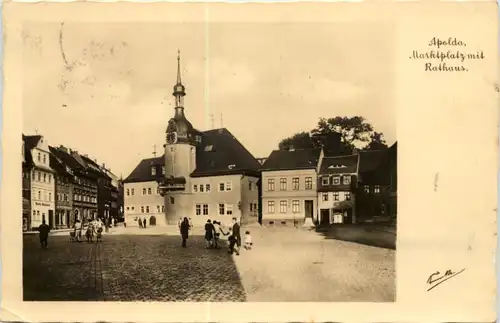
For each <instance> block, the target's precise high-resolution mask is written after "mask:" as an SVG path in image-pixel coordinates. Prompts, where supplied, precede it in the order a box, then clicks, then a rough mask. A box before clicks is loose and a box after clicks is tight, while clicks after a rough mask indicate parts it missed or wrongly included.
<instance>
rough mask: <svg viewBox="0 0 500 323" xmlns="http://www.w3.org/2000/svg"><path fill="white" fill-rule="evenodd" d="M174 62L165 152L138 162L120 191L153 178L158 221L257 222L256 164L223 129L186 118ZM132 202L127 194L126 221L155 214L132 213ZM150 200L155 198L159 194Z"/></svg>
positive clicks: (179, 75) (171, 222)
mask: <svg viewBox="0 0 500 323" xmlns="http://www.w3.org/2000/svg"><path fill="white" fill-rule="evenodd" d="M177 63H178V65H177V82H176V84H175V86H174V92H173V96H174V98H175V111H174V116H173V117H172V118H171V119H170V120H169V122H168V126H167V130H166V138H165V139H166V143H165V145H164V148H165V154H164V156H163V157H162V158H159V159H156V158H155V159H153V160H147V159H146V160H143V161H141V163H140V164H139V165H138V166H137V167H136V169H134V171H132V173H131V174H130V175H129V177H127V178H126V179H125V180H124V189H125V191H127V189H130V190H131V189H132V186H137V187H138V185H143V186H144V185H146V183H152V182H156V183H157V184H156V185H153V184H151V185H153V187H155V188H157V189H158V194H159V195H160V196H161V198H162V202H163V203H162V204H161V205H162V206H161V207H162V209H161V215H160V217H161V218H160V219H157V220H156V224H157V225H176V224H177V223H178V221H179V219H180V218H184V217H187V218H191V222H192V223H193V224H194V225H201V224H204V223H205V222H206V221H207V220H208V219H210V220H212V221H213V220H217V221H221V222H222V223H227V224H229V223H230V222H231V220H232V218H233V217H235V218H237V219H238V220H239V221H240V222H241V223H242V224H246V223H251V222H257V221H258V209H259V206H258V204H259V202H258V201H259V194H258V190H259V189H258V185H259V183H258V181H259V176H260V167H261V164H260V163H259V162H258V161H257V159H256V158H255V157H254V156H252V154H251V153H250V152H249V151H248V150H247V149H246V148H245V147H244V146H243V145H242V144H241V143H240V142H239V141H238V140H237V139H236V138H235V137H234V136H233V134H231V132H230V131H229V130H227V129H226V128H221V129H212V130H208V131H198V130H196V129H195V128H194V127H193V125H192V124H191V122H189V121H188V119H187V117H186V115H185V113H184V110H185V107H184V97H185V95H186V91H185V86H184V85H183V84H182V81H181V72H180V57H179V56H178V57H177ZM160 169H161V174H160V173H159V170H160ZM153 173H154V174H155V175H153ZM141 187H142V186H141ZM136 189H137V188H134V190H136ZM131 201H132V198H131V197H130V198H129V197H128V196H127V193H126V195H125V200H124V202H125V215H126V221H127V225H129V223H130V224H131V225H136V223H137V222H136V221H134V219H136V218H141V217H145V218H150V217H151V216H155V218H156V215H153V212H152V210H151V208H150V209H149V212H145V211H146V210H144V213H143V212H142V209H141V212H140V214H137V209H136V207H137V206H133V205H131V204H130V202H131ZM134 203H135V202H134ZM151 203H153V202H151ZM154 203H159V199H157V200H155V201H154ZM136 205H137V204H136ZM132 207H134V212H132V210H131V208H132ZM127 210H128V211H127ZM155 210H156V209H154V208H153V211H155Z"/></svg>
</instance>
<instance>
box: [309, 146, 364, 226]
mask: <svg viewBox="0 0 500 323" xmlns="http://www.w3.org/2000/svg"><path fill="white" fill-rule="evenodd" d="M359 160H360V158H359V155H358V154H354V155H348V156H334V157H324V158H323V159H322V160H321V161H320V166H319V170H318V208H319V218H318V220H319V221H318V222H319V225H330V224H333V223H355V222H356V207H355V206H356V196H355V190H356V185H357V180H358V164H359Z"/></svg>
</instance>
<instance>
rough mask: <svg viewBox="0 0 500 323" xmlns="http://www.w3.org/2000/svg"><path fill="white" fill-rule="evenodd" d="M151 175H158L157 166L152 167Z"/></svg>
mask: <svg viewBox="0 0 500 323" xmlns="http://www.w3.org/2000/svg"><path fill="white" fill-rule="evenodd" d="M151 175H152V176H155V175H156V166H153V167H151Z"/></svg>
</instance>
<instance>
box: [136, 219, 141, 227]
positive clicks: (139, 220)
mask: <svg viewBox="0 0 500 323" xmlns="http://www.w3.org/2000/svg"><path fill="white" fill-rule="evenodd" d="M137 222H139V228H142V219H141V218H139V219H137Z"/></svg>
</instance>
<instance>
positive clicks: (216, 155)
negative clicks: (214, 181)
mask: <svg viewBox="0 0 500 323" xmlns="http://www.w3.org/2000/svg"><path fill="white" fill-rule="evenodd" d="M200 135H201V136H202V143H201V144H199V145H198V146H197V147H196V169H195V170H194V171H193V173H191V176H192V177H203V176H222V175H232V174H247V175H254V176H257V175H258V174H259V169H260V166H261V165H260V164H259V162H258V161H257V159H255V158H254V157H253V156H252V154H251V153H250V152H249V151H248V150H247V149H246V148H245V147H244V146H243V145H242V144H241V143H240V142H239V141H238V139H236V138H235V137H234V136H233V135H232V134H231V133H230V132H229V130H227V129H225V128H222V129H214V130H209V131H205V132H201V133H200ZM164 164H165V156H162V157H156V158H147V159H143V160H142V161H141V162H140V163H139V165H137V167H136V168H135V169H134V170H133V171H132V173H130V175H129V176H128V177H127V178H126V179H125V180H124V181H123V182H124V183H133V182H147V181H156V180H159V179H161V178H163V174H162V170H161V166H163V165H164ZM155 165H156V167H157V169H156V175H152V174H151V167H152V166H155Z"/></svg>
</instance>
